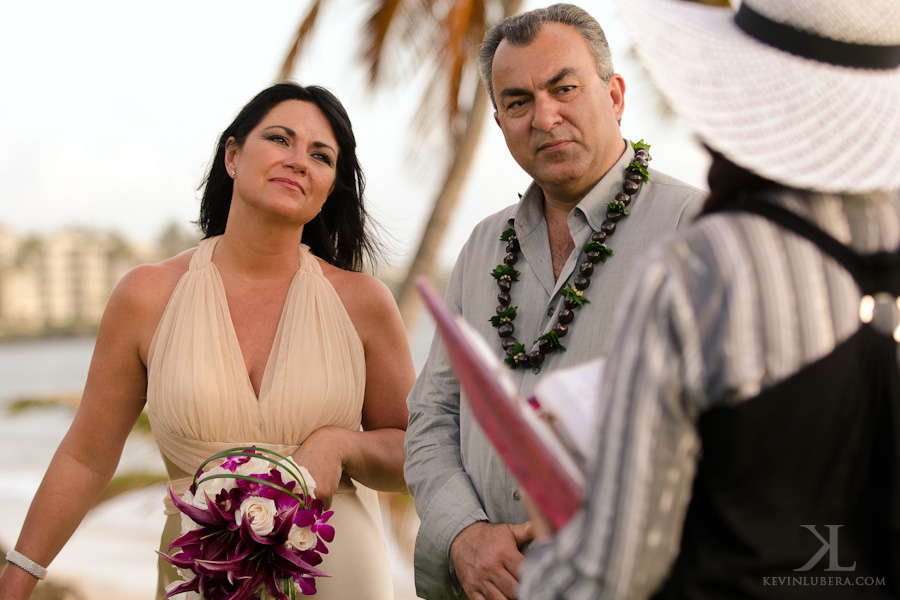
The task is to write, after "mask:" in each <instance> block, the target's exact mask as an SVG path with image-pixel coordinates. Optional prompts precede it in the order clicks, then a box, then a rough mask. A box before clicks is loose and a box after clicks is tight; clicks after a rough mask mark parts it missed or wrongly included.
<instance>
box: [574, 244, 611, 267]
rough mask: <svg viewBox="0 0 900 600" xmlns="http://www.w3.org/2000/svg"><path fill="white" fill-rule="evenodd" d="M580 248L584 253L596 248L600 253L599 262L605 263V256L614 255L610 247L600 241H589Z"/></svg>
mask: <svg viewBox="0 0 900 600" xmlns="http://www.w3.org/2000/svg"><path fill="white" fill-rule="evenodd" d="M581 250H582V251H583V252H584V253H585V254H587V253H588V252H590V251H591V250H596V251H597V252H599V253H600V262H601V263H605V262H606V259H607V258H609V257H610V256H614V255H615V252H613V249H612V248H610V247H609V246H607V245H606V244H602V243H600V242H591V243H589V244H585V245H584V246H582V247H581Z"/></svg>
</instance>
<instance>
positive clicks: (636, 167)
mask: <svg viewBox="0 0 900 600" xmlns="http://www.w3.org/2000/svg"><path fill="white" fill-rule="evenodd" d="M625 170H626V171H631V172H633V173H640V174H641V179H643V180H644V183H647V180H648V179H650V173H649V172H648V171H647V169H646V168H645V167H642V166H641V165H640V164H638V162H637V161H632V162H630V163H628V166H627V167H625Z"/></svg>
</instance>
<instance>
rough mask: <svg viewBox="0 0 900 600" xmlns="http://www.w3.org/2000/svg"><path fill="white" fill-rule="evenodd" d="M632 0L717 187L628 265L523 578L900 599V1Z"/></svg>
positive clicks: (680, 594)
mask: <svg viewBox="0 0 900 600" xmlns="http://www.w3.org/2000/svg"><path fill="white" fill-rule="evenodd" d="M619 4H620V8H621V11H622V14H623V17H624V20H625V22H626V24H627V26H628V28H629V30H630V32H631V34H632V38H633V40H634V47H635V49H636V52H637V55H638V58H639V59H640V60H641V62H642V63H643V64H644V66H645V67H646V69H647V71H648V73H649V75H650V77H651V78H652V79H653V81H654V82H655V83H656V85H657V86H658V87H659V88H660V90H661V91H662V92H663V93H664V94H665V95H666V97H667V98H668V100H669V101H670V102H671V104H672V106H673V107H674V109H675V111H676V112H677V113H679V114H681V115H683V116H684V117H685V118H686V119H687V120H688V121H689V123H690V124H691V125H692V126H693V127H694V129H695V131H696V132H697V135H698V136H699V137H700V139H701V140H702V141H703V142H704V144H706V146H707V147H708V148H709V149H710V152H711V154H712V157H713V161H712V166H711V168H710V174H709V184H710V197H709V199H708V200H707V203H706V205H705V207H704V214H703V215H702V216H701V217H700V218H699V219H698V220H697V221H696V222H695V223H694V224H693V225H692V226H691V227H690V228H688V229H685V230H683V231H681V232H680V233H679V234H678V235H677V236H676V238H675V239H674V240H671V241H669V242H666V243H664V244H662V245H660V246H657V247H656V248H655V249H654V250H652V251H651V252H650V253H648V254H647V255H645V256H644V258H643V259H642V261H641V264H639V265H638V267H636V269H635V272H634V273H633V276H632V278H631V280H630V282H629V284H628V285H627V286H626V290H625V292H624V295H623V299H622V302H621V304H620V307H621V309H620V312H619V314H618V317H617V322H618V324H619V326H618V329H617V331H616V332H615V333H614V334H613V341H612V344H611V347H613V348H616V352H615V353H613V354H611V355H610V357H609V359H608V361H607V365H606V371H605V373H606V379H605V381H604V382H603V386H602V390H601V391H600V398H601V402H602V403H603V404H604V405H605V406H606V412H605V415H604V419H603V421H602V424H601V425H600V427H599V434H598V447H597V452H596V455H595V458H594V460H593V463H592V466H591V473H590V480H589V484H588V487H587V492H586V499H585V504H584V506H583V508H582V510H581V511H579V513H578V514H577V515H576V516H575V517H573V519H572V520H571V521H570V522H569V523H568V524H567V525H566V526H565V527H564V528H562V529H560V530H559V531H557V532H555V533H554V532H551V531H550V530H549V527H548V526H547V525H546V522H545V521H543V520H542V519H541V515H539V514H536V513H535V512H534V510H533V509H532V512H533V515H532V516H533V518H534V519H535V533H536V538H537V539H536V541H535V543H534V544H533V546H532V548H531V550H530V551H529V553H528V555H527V557H526V560H525V563H524V565H523V569H522V579H521V585H520V588H519V597H520V598H522V599H524V600H531V599H547V598H566V599H573V600H578V599H588V598H590V599H595V598H636V599H639V598H648V597H657V598H690V599H713V598H816V599H823V598H825V599H827V598H842V599H843V598H897V597H898V596H900V583H898V580H900V364H898V357H897V344H898V341H900V298H898V297H900V250H898V247H900V200H898V195H897V188H898V186H900V2H897V1H896V0H865V1H855V2H847V1H846V0H791V1H790V2H785V1H784V0H745V1H744V2H743V4H741V6H740V7H739V8H738V9H737V11H734V10H731V9H728V8H720V7H710V6H704V5H700V4H696V3H690V2H676V1H673V0H622V1H621V2H620V3H619Z"/></svg>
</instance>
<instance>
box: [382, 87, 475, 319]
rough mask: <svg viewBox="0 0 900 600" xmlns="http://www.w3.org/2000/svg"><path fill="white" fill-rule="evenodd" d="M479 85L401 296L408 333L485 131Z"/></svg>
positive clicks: (399, 295) (401, 289) (401, 308)
mask: <svg viewBox="0 0 900 600" xmlns="http://www.w3.org/2000/svg"><path fill="white" fill-rule="evenodd" d="M476 84H477V86H478V89H477V90H476V91H475V98H474V101H473V104H472V108H471V109H470V111H469V120H468V125H467V127H466V130H465V132H464V133H463V136H462V139H461V140H460V142H459V144H458V146H457V149H456V153H455V154H454V156H453V160H452V162H451V164H450V168H449V170H448V171H447V175H446V177H445V178H444V183H443V185H442V186H441V191H440V193H439V194H438V196H437V198H436V199H435V201H434V206H433V208H432V209H431V215H430V216H429V217H428V222H427V223H426V225H425V229H424V230H423V231H422V237H421V239H420V241H419V247H418V249H417V250H416V255H415V257H414V258H413V261H412V264H410V266H409V269H408V270H407V272H406V278H405V279H404V280H403V285H402V286H401V287H400V293H399V294H398V296H397V305H398V306H399V307H400V315H401V317H403V322H404V323H405V325H406V330H407V331H408V332H410V331H412V330H413V329H414V328H415V325H416V323H417V321H418V317H419V313H420V310H421V301H420V299H419V295H418V293H417V292H416V280H417V279H418V278H419V276H420V275H425V274H427V273H429V272H430V271H431V267H432V265H433V264H434V259H435V256H436V255H437V252H438V249H439V248H440V246H441V242H442V241H443V239H444V235H445V234H446V232H447V226H448V225H449V224H450V218H451V217H452V216H453V212H454V211H455V210H456V205H457V204H458V203H459V197H460V195H461V194H462V188H463V184H465V182H466V177H467V176H468V174H469V170H470V168H471V166H472V162H473V159H474V158H475V151H476V150H477V148H478V140H479V138H480V137H481V130H482V129H483V128H484V120H485V117H486V116H487V113H488V105H489V102H488V98H487V90H485V88H484V86H483V85H481V82H480V81H476Z"/></svg>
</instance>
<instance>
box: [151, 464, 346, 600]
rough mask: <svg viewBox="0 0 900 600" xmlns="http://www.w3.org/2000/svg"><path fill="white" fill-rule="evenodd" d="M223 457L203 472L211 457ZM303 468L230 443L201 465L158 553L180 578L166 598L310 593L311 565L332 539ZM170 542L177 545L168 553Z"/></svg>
mask: <svg viewBox="0 0 900 600" xmlns="http://www.w3.org/2000/svg"><path fill="white" fill-rule="evenodd" d="M221 459H224V461H223V462H222V463H221V464H220V465H218V466H214V467H212V468H211V469H210V470H209V471H205V472H204V471H203V469H204V468H205V467H206V466H207V465H209V464H210V463H212V462H213V461H219V460H221ZM315 485H316V484H315V482H314V481H313V479H312V477H311V476H310V474H309V472H308V471H307V470H306V469H305V468H304V467H301V466H300V465H298V464H297V463H295V462H294V461H293V460H292V459H290V458H285V457H284V456H281V455H280V454H277V453H275V452H271V451H269V450H263V449H260V448H256V447H251V448H232V449H230V450H226V451H224V452H220V453H218V454H215V455H214V456H212V457H210V458H209V459H208V460H207V461H206V462H205V463H203V464H202V465H201V466H200V469H198V471H197V474H196V475H195V476H194V481H193V484H192V485H191V487H190V489H188V491H186V492H185V493H184V495H182V497H181V498H178V497H176V496H175V494H174V492H173V491H172V490H171V488H170V489H169V495H170V496H171V498H172V502H174V503H175V506H176V507H177V508H178V510H180V511H181V533H182V535H181V537H179V538H178V539H176V540H175V541H174V542H172V543H171V544H170V545H169V547H168V549H167V550H168V552H169V553H170V554H163V553H159V554H160V556H162V557H163V558H164V559H165V560H167V561H168V562H170V563H172V564H173V565H174V566H175V567H176V568H177V569H178V572H179V574H180V575H181V577H182V578H183V579H184V581H179V582H175V583H173V584H171V585H170V586H168V587H167V588H166V590H167V594H166V598H171V597H173V596H177V595H179V594H183V595H182V596H179V598H183V599H185V600H190V599H192V598H194V599H196V598H203V599H205V600H273V599H279V600H288V599H293V598H295V597H296V596H297V594H306V595H311V594H315V593H316V581H315V578H316V577H328V575H326V574H325V573H323V572H322V571H320V570H318V569H316V568H315V565H318V564H319V563H321V562H322V556H321V555H322V554H326V553H327V552H328V549H327V548H326V546H325V542H330V541H332V540H333V539H334V528H333V527H332V526H331V525H328V524H327V521H328V519H329V517H331V514H332V513H331V511H328V512H323V510H322V509H323V505H322V501H321V500H316V499H315V495H314V493H313V492H314V491H315ZM174 548H180V552H177V553H174V554H172V550H173V549H174Z"/></svg>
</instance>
